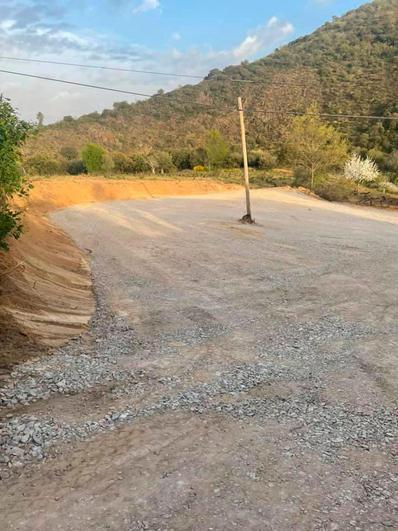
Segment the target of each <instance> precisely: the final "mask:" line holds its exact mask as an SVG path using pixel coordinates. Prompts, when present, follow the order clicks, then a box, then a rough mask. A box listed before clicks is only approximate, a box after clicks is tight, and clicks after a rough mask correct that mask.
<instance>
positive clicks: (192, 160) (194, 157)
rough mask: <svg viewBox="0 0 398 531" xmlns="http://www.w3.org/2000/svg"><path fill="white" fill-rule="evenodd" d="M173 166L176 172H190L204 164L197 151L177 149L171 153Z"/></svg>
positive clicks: (201, 156) (200, 154) (201, 155)
mask: <svg viewBox="0 0 398 531" xmlns="http://www.w3.org/2000/svg"><path fill="white" fill-rule="evenodd" d="M172 159H173V164H174V166H175V167H176V168H177V170H180V171H183V170H192V169H193V168H194V166H200V165H203V163H204V158H203V154H202V153H200V152H199V151H198V150H197V149H179V150H177V151H174V152H173V153H172Z"/></svg>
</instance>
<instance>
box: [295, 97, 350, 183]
mask: <svg viewBox="0 0 398 531" xmlns="http://www.w3.org/2000/svg"><path fill="white" fill-rule="evenodd" d="M317 112H318V111H317V108H316V107H314V106H311V107H310V108H309V110H308V112H307V114H305V115H304V116H297V117H296V118H294V119H293V120H292V124H291V127H290V130H289V132H288V134H287V137H286V153H287V156H288V160H289V161H290V163H291V164H292V166H293V167H295V168H297V167H300V168H303V169H304V170H307V171H308V172H309V174H310V175H311V189H314V184H315V177H316V176H317V175H319V174H320V173H324V172H326V171H328V170H332V169H338V168H340V167H341V166H342V165H343V163H344V162H345V160H346V159H347V155H348V150H347V143H346V142H345V140H343V138H342V136H341V134H340V133H339V132H338V131H336V130H335V129H334V128H333V127H332V126H331V125H326V124H324V123H323V122H322V120H321V119H320V117H319V115H318V114H317Z"/></svg>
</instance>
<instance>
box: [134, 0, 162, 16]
mask: <svg viewBox="0 0 398 531" xmlns="http://www.w3.org/2000/svg"><path fill="white" fill-rule="evenodd" d="M159 7H160V1H159V0H142V2H141V3H140V4H138V6H137V7H135V8H134V9H133V13H146V12H147V11H154V10H155V9H158V8H159Z"/></svg>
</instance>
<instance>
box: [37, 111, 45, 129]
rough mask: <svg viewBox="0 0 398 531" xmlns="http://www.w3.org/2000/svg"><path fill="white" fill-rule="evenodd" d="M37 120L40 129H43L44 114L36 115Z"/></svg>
mask: <svg viewBox="0 0 398 531" xmlns="http://www.w3.org/2000/svg"><path fill="white" fill-rule="evenodd" d="M36 119H37V125H38V126H39V127H43V123H44V114H43V113H42V112H38V113H37V115H36Z"/></svg>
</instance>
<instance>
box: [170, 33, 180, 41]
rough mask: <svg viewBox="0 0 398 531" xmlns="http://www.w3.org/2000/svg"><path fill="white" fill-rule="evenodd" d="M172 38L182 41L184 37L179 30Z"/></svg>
mask: <svg viewBox="0 0 398 531" xmlns="http://www.w3.org/2000/svg"><path fill="white" fill-rule="evenodd" d="M171 38H172V39H173V41H180V40H181V39H182V37H181V34H180V33H178V31H176V32H174V33H173V35H172V36H171Z"/></svg>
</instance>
